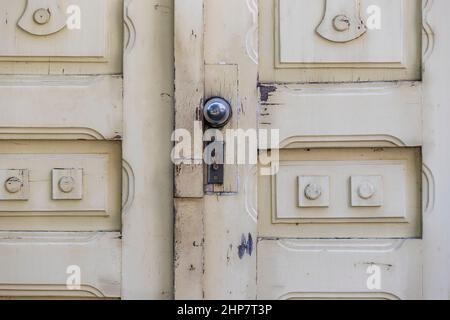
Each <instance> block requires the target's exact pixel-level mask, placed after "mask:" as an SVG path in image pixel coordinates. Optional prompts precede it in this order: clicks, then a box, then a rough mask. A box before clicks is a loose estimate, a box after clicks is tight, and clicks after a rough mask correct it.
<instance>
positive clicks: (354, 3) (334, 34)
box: [316, 0, 367, 42]
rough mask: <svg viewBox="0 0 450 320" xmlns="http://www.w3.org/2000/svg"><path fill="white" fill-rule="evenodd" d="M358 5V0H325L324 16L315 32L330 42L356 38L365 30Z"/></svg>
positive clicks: (347, 40) (359, 5)
mask: <svg viewBox="0 0 450 320" xmlns="http://www.w3.org/2000/svg"><path fill="white" fill-rule="evenodd" d="M344 7H345V10H343V9H342V8H344ZM360 7H361V4H360V0H339V1H338V0H326V3H325V13H324V17H323V19H322V21H321V22H320V24H319V26H318V27H317V29H316V32H317V33H318V34H319V35H320V36H321V37H322V38H324V39H326V40H329V41H332V42H349V41H352V40H355V39H358V38H359V37H361V36H362V35H363V34H365V33H366V31H367V29H366V26H365V24H364V21H363V19H362V17H361V12H360Z"/></svg>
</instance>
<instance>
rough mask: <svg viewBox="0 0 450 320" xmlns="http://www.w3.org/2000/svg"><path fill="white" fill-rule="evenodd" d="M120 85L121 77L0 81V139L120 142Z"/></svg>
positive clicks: (5, 77) (3, 78)
mask: <svg viewBox="0 0 450 320" xmlns="http://www.w3.org/2000/svg"><path fill="white" fill-rule="evenodd" d="M122 86H123V81H122V77H121V76H48V75H47V76H22V75H14V76H13V75H3V76H0V96H1V99H2V107H3V109H4V112H2V113H3V116H2V118H1V120H0V135H1V136H2V138H4V139H42V138H49V139H53V138H54V137H55V136H58V137H59V138H58V139H89V140H105V139H106V140H120V139H121V138H122V135H123V122H122V118H123V103H122ZM37 110H39V111H37ZM74 110H76V112H74Z"/></svg>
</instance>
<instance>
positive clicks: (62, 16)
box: [17, 0, 67, 36]
mask: <svg viewBox="0 0 450 320" xmlns="http://www.w3.org/2000/svg"><path fill="white" fill-rule="evenodd" d="M65 8H66V5H65V0H28V1H27V4H26V7H25V11H24V13H23V14H22V16H21V17H20V19H19V22H18V23H17V25H18V26H19V27H20V28H22V30H24V31H26V32H28V33H30V34H32V35H36V36H48V35H51V34H53V33H57V32H59V31H61V30H62V29H63V28H64V27H65V26H66V20H67V18H66V13H65V11H64V9H65Z"/></svg>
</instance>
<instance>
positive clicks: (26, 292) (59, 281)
mask: <svg viewBox="0 0 450 320" xmlns="http://www.w3.org/2000/svg"><path fill="white" fill-rule="evenodd" d="M120 237H121V235H120V232H33V233H31V232H0V252H1V254H0V271H1V274H0V299H1V298H5V299H6V298H8V299H10V298H14V299H20V298H24V297H26V298H77V299H80V298H83V299H84V298H88V299H93V298H95V299H104V298H120V295H121V268H120V263H121V240H120ZM75 265H76V266H78V267H79V268H80V269H79V270H80V271H81V273H80V276H81V286H80V288H74V289H75V290H69V289H68V288H67V287H66V281H67V278H68V276H69V274H68V273H67V271H68V270H69V271H70V270H71V269H68V268H69V267H70V266H75ZM70 272H73V271H70Z"/></svg>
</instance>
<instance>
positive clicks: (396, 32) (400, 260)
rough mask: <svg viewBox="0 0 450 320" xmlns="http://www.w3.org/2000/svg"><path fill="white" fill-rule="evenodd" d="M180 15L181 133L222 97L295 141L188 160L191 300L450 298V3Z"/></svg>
mask: <svg viewBox="0 0 450 320" xmlns="http://www.w3.org/2000/svg"><path fill="white" fill-rule="evenodd" d="M175 3H176V5H175V40H176V41H175V43H176V48H175V53H176V54H175V55H176V70H177V71H176V111H177V114H176V123H177V128H185V129H187V130H189V131H191V132H193V133H194V132H195V131H196V130H195V125H194V123H195V120H198V121H200V120H201V112H200V111H201V108H202V107H203V104H204V102H205V101H206V100H208V99H209V98H211V97H218V96H219V97H223V98H225V99H226V100H228V102H230V103H231V105H232V108H233V120H232V121H231V122H229V124H228V125H227V126H226V127H225V128H223V129H222V130H223V131H225V130H226V129H230V128H235V129H236V128H242V129H246V130H247V129H255V128H258V129H267V130H279V131H278V133H279V138H280V139H279V143H278V144H277V143H276V141H271V145H270V146H269V148H272V153H271V154H270V155H271V159H272V161H271V162H270V163H267V161H260V163H259V166H254V165H252V164H251V163H249V164H247V165H240V166H232V165H226V166H225V174H224V184H223V185H208V179H207V175H208V169H206V170H205V171H204V168H203V166H202V165H201V164H200V162H199V161H196V160H199V159H198V158H196V157H192V158H191V159H179V160H180V161H179V162H178V165H177V170H176V180H175V181H176V197H177V199H176V215H177V219H176V223H177V225H176V234H175V236H176V265H175V267H176V273H175V293H176V297H178V298H207V299H209V298H260V299H310V298H337V299H343V298H349V299H428V298H445V299H446V298H448V297H449V286H450V282H449V281H450V277H449V274H448V269H449V262H448V261H449V260H448V255H449V249H450V248H449V245H448V243H449V242H448V236H447V232H446V229H447V228H448V226H449V223H450V221H449V220H450V218H449V215H447V214H446V212H447V211H448V208H449V206H450V203H449V202H448V197H447V196H446V193H447V191H446V189H447V188H448V186H449V181H450V172H449V170H448V165H447V163H448V161H449V158H450V147H449V145H448V136H449V134H450V130H449V126H448V119H449V116H450V114H449V113H450V105H449V102H448V101H450V99H449V98H450V97H449V91H448V89H447V88H446V82H447V77H448V70H449V67H450V66H449V65H448V62H447V61H448V59H446V57H447V56H448V54H449V53H450V52H449V50H450V46H449V45H448V41H447V38H448V36H450V34H449V31H448V28H447V27H446V20H447V17H446V15H447V12H448V10H449V9H450V4H449V3H448V1H445V0H434V1H420V0H390V1H385V0H367V1H366V0H360V1H355V0H320V1H318V0H260V1H256V0H246V1H242V0H230V1H216V0H203V1H202V0H191V1H189V0H180V1H175ZM194 139H195V141H196V142H199V141H198V140H199V138H197V137H195V138H194ZM260 142H261V141H260ZM229 146H230V143H229V141H228V142H227V141H226V142H225V153H227V152H229V151H230V150H229V149H227V148H230V147H229ZM278 149H279V150H278ZM277 152H278V155H279V161H275V160H273V159H275V158H274V156H275V155H276V154H277ZM260 154H261V155H263V154H265V152H264V150H263V149H261V146H260ZM266 158H267V157H265V159H262V157H261V159H260V160H266ZM269 159H270V158H269ZM189 160H191V161H189ZM266 167H269V168H270V167H271V168H274V169H275V172H276V174H273V175H261V173H262V169H264V168H266ZM258 176H259V177H258Z"/></svg>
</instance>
